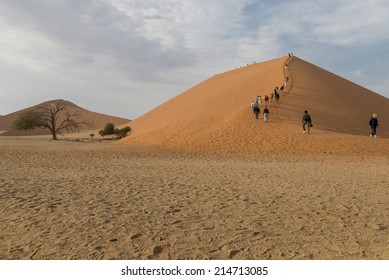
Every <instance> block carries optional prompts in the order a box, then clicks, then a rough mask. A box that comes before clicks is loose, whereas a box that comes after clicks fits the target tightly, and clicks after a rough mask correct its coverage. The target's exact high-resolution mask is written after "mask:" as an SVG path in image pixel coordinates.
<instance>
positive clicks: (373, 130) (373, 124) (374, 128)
mask: <svg viewBox="0 0 389 280" xmlns="http://www.w3.org/2000/svg"><path fill="white" fill-rule="evenodd" d="M369 126H370V127H371V134H370V137H377V133H376V132H377V127H378V119H377V114H373V116H372V117H371V119H370V121H369Z"/></svg>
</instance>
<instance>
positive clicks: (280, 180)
mask: <svg viewBox="0 0 389 280" xmlns="http://www.w3.org/2000/svg"><path fill="white" fill-rule="evenodd" d="M366 139H369V138H367V137H366ZM377 140H378V139H377ZM385 143H386V142H385ZM0 155H1V160H0V205H1V206H0V259H389V186H388V185H389V184H388V174H389V158H388V156H387V154H386V153H384V154H382V156H379V155H375V156H369V154H368V153H366V154H362V155H359V156H352V155H347V153H345V154H344V155H323V154H320V155H319V154H318V155H314V154H309V155H308V156H306V157H304V156H301V155H293V154H289V155H284V156H282V155H271V154H266V155H256V156H242V155H228V156H227V155H224V156H222V155H202V154H184V153H181V154H180V153H167V152H157V151H153V150H149V149H137V148H136V147H128V146H123V145H112V144H108V143H80V142H72V141H48V140H46V139H38V138H35V139H15V138H1V137H0Z"/></svg>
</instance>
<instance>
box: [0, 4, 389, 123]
mask: <svg viewBox="0 0 389 280" xmlns="http://www.w3.org/2000/svg"><path fill="white" fill-rule="evenodd" d="M1 5H2V6H1V8H2V9H1V10H0V33H1V34H2V36H1V37H0V73H3V75H1V76H0V97H1V98H2V99H3V98H4V99H3V100H5V95H7V94H8V93H10V92H12V93H13V95H12V96H7V102H9V103H8V104H12V99H15V100H16V99H17V101H14V104H16V103H17V102H19V103H17V104H20V100H21V99H23V96H25V95H26V93H28V92H30V93H29V95H31V96H39V98H40V100H39V101H44V100H41V98H45V96H46V99H51V98H52V96H53V95H58V94H62V95H63V96H62V97H63V98H67V99H70V100H71V101H74V102H76V101H77V100H80V101H82V102H84V104H80V105H84V107H87V108H88V106H89V105H91V106H92V108H91V109H93V108H99V109H100V108H101V107H104V106H107V104H106V102H105V101H104V100H106V99H107V96H112V95H114V96H115V98H116V99H117V100H120V104H113V100H112V105H111V107H112V108H114V107H115V105H116V108H115V110H111V109H110V106H107V107H106V110H105V111H104V112H106V113H110V112H115V111H116V112H119V113H120V115H122V116H129V117H135V116H137V115H140V114H141V113H144V112H146V111H147V110H149V109H152V108H153V107H155V106H157V105H158V104H159V103H161V102H163V101H164V100H167V99H169V98H170V97H173V96H174V95H177V94H179V93H181V92H182V91H184V90H186V89H187V88H189V87H191V86H193V85H195V84H196V83H198V82H200V81H201V80H203V79H206V78H208V77H209V76H212V75H214V74H215V73H219V72H222V71H226V70H230V69H233V68H235V67H238V66H241V65H244V64H246V63H251V62H252V61H254V60H255V61H262V60H268V59H272V58H275V57H279V56H283V55H286V54H287V53H288V52H289V51H293V52H294V53H295V54H296V55H301V56H302V57H303V58H304V59H306V60H309V61H311V62H313V63H318V65H319V66H320V65H322V64H325V65H330V66H331V67H332V69H335V70H336V69H340V71H338V72H337V74H340V75H342V74H343V73H346V74H347V75H349V76H352V77H355V78H356V79H361V80H363V81H366V84H371V82H369V79H368V78H366V77H365V78H363V77H361V76H358V75H355V73H354V75H353V74H350V73H352V71H355V70H356V69H358V70H363V69H364V67H366V63H362V62H359V63H360V64H358V60H356V59H354V58H355V57H356V56H361V55H362V54H363V53H364V52H365V51H366V49H371V50H374V52H375V53H377V54H372V53H373V52H372V53H370V54H369V59H370V61H371V60H373V59H375V60H377V58H375V57H374V56H375V55H380V56H382V55H383V54H384V53H386V49H384V46H386V42H387V41H388V40H389V33H387V32H386V30H385V28H386V26H389V17H387V15H388V14H389V3H387V2H386V1H385V0H370V1H347V0H340V1H339V0H337V1H336V0H319V1H308V0H297V1H280V0H278V1H268V2H267V1H259V0H257V1H255V0H241V1H239V0H224V1H221V0H209V1H205V0H198V1H195V0H185V1H182V0H84V1H77V0H67V1H65V0H55V1H53V0H36V1H29V0H24V1H23V0H13V1H5V2H2V4H1ZM323 54H324V55H323ZM326 54H327V56H325V55H326ZM328 54H331V56H329V55H328ZM323 56H324V57H323ZM344 65H347V67H345V66H344ZM340 66H341V67H340ZM9 69H14V70H12V71H10V70H9ZM370 70H371V71H374V72H371V71H370ZM5 71H7V73H6V75H4V72H5ZM335 72H336V71H335ZM361 73H362V72H361ZM363 73H365V76H369V75H370V76H377V77H381V78H382V81H383V80H384V79H383V78H384V75H386V74H385V73H387V70H386V69H385V65H381V64H379V63H377V64H375V67H371V68H370V69H369V71H363ZM377 73H378V74H377ZM380 73H382V74H380ZM16 74H17V75H18V77H17V78H18V79H20V80H24V81H25V83H20V84H17V83H11V82H9V81H10V80H14V79H12V78H11V76H12V75H16ZM5 77H7V78H5ZM370 81H371V80H370ZM32 84H33V85H34V86H31V85H32ZM379 84H383V82H379ZM377 86H378V85H377ZM31 88H36V89H39V93H38V92H37V91H36V90H34V91H32V90H31ZM29 90H30V91H29ZM53 91H55V93H53ZM56 97H58V96H56ZM28 101H29V102H30V101H31V100H28ZM101 103H104V106H102V105H101ZM3 104H5V103H3V102H2V104H0V113H1V114H5V113H9V112H11V109H14V108H11V107H12V106H11V107H10V105H3ZM85 104H86V105H85ZM131 104H134V105H131ZM27 105H32V104H27ZM15 106H17V105H14V107H15Z"/></svg>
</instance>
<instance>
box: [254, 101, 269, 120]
mask: <svg viewBox="0 0 389 280" xmlns="http://www.w3.org/2000/svg"><path fill="white" fill-rule="evenodd" d="M268 102H269V96H267V95H265V104H266V105H265V108H264V109H263V121H264V122H268V121H269V114H270V112H269V109H268V108H267V104H268ZM261 105H262V96H257V98H256V99H255V102H254V101H252V102H251V109H252V110H253V114H254V115H255V117H256V118H257V120H258V119H259V114H260V113H261V109H260V107H261Z"/></svg>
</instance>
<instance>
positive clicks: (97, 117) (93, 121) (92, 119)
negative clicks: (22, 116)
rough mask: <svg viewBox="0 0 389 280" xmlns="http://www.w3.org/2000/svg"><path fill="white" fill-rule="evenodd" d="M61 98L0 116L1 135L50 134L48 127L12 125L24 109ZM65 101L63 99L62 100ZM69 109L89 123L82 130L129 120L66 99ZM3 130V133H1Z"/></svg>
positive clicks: (99, 127)
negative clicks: (17, 128) (22, 129)
mask: <svg viewBox="0 0 389 280" xmlns="http://www.w3.org/2000/svg"><path fill="white" fill-rule="evenodd" d="M59 101H60V100H51V101H46V102H44V103H41V104H39V105H36V106H33V107H30V108H26V109H23V110H20V111H17V112H14V113H11V114H8V115H5V116H2V117H1V118H0V135H1V136H26V135H46V134H50V131H48V130H47V129H34V130H27V131H19V130H16V129H14V128H13V127H12V123H13V121H14V120H15V119H16V117H17V115H18V114H19V113H21V112H23V111H26V110H31V109H35V108H37V107H38V106H41V105H45V104H50V103H56V102H59ZM62 101H63V100H62ZM65 103H66V107H67V111H68V112H69V113H70V114H78V115H79V116H78V117H77V120H78V121H83V122H85V123H87V124H88V125H81V127H80V129H81V130H95V129H101V128H103V127H104V126H105V125H106V124H107V123H113V124H115V125H119V124H124V123H127V122H128V121H129V120H128V119H124V118H119V117H114V116H110V115H105V114H100V113H96V112H92V111H89V110H86V109H84V108H81V107H79V106H77V105H75V104H73V103H72V102H69V101H65ZM1 132H3V133H1Z"/></svg>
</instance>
